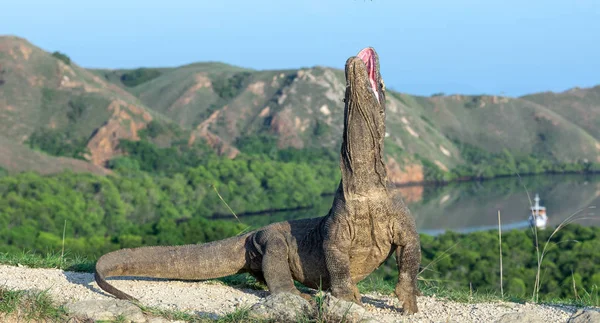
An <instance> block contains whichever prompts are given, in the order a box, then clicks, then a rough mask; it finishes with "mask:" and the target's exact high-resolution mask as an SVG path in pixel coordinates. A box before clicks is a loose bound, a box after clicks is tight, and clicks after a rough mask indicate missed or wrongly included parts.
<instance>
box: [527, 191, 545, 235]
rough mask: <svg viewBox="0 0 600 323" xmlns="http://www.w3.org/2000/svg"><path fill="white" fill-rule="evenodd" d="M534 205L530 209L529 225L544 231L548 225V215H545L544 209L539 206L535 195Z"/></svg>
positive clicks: (538, 200) (538, 198) (537, 196)
mask: <svg viewBox="0 0 600 323" xmlns="http://www.w3.org/2000/svg"><path fill="white" fill-rule="evenodd" d="M534 201H535V205H534V206H532V207H531V213H530V214H529V224H530V225H531V226H534V225H535V226H536V227H538V228H540V229H545V228H546V225H547V224H548V215H546V207H545V206H540V196H539V195H538V194H537V193H536V194H535V199H534Z"/></svg>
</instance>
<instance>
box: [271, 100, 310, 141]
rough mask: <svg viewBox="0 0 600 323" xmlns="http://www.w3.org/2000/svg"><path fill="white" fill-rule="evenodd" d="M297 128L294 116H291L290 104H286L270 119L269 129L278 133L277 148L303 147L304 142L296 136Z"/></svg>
mask: <svg viewBox="0 0 600 323" xmlns="http://www.w3.org/2000/svg"><path fill="white" fill-rule="evenodd" d="M297 129H298V128H296V122H295V118H293V117H292V108H291V107H290V106H286V107H285V108H284V109H283V110H282V111H281V112H279V113H278V114H276V115H275V116H274V117H273V119H272V120H271V131H272V132H273V133H275V134H278V135H279V139H278V140H277V146H278V147H279V148H283V147H294V148H297V149H302V148H304V142H302V140H301V139H300V138H299V137H298V131H297Z"/></svg>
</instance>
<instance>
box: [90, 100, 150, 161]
mask: <svg viewBox="0 0 600 323" xmlns="http://www.w3.org/2000/svg"><path fill="white" fill-rule="evenodd" d="M108 110H109V111H111V112H112V116H111V117H110V119H109V120H108V122H106V124H105V125H103V126H102V127H100V128H99V129H98V131H97V132H96V134H95V135H94V136H93V137H92V139H91V140H90V141H89V142H88V144H87V148H88V149H89V151H90V155H88V156H86V157H87V158H88V160H90V161H91V162H92V163H93V164H95V165H104V164H105V163H106V161H108V160H110V159H111V158H113V157H114V156H116V155H118V154H120V151H118V149H117V146H118V145H119V140H120V139H129V140H139V139H140V138H139V136H138V131H139V130H141V129H144V128H145V127H146V125H147V124H148V122H150V121H151V120H152V116H151V115H150V114H149V113H148V112H146V111H144V110H143V109H141V108H139V107H136V106H134V105H131V104H127V103H125V102H123V101H121V100H115V101H113V102H111V103H110V105H109V106H108ZM134 116H139V117H141V119H142V121H137V120H135V119H137V118H135V119H134Z"/></svg>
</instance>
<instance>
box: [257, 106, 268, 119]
mask: <svg viewBox="0 0 600 323" xmlns="http://www.w3.org/2000/svg"><path fill="white" fill-rule="evenodd" d="M270 111H271V108H269V107H266V108H264V109H262V110H261V111H260V113H259V114H258V116H259V117H261V118H264V117H266V116H268V115H269V112H270Z"/></svg>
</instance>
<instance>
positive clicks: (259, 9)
mask: <svg viewBox="0 0 600 323" xmlns="http://www.w3.org/2000/svg"><path fill="white" fill-rule="evenodd" d="M1 7H2V8H1V10H0V35H15V36H19V37H23V38H26V39H27V40H29V41H30V42H32V43H33V44H34V45H36V46H39V47H41V48H43V49H45V50H47V51H55V50H58V51H61V52H63V53H66V54H67V55H69V56H70V57H71V59H72V60H73V61H75V62H76V63H77V64H79V65H81V66H84V67H95V68H136V67H141V66H144V67H166V66H178V65H184V64H188V63H193V62H201V61H220V62H225V63H229V64H233V65H237V66H242V67H247V68H253V69H287V68H300V67H310V66H315V65H321V66H329V67H335V68H340V69H341V68H343V67H344V63H345V61H346V59H347V58H348V57H350V56H353V55H356V54H357V53H358V51H359V50H360V49H362V48H364V47H366V46H373V47H374V48H375V49H376V50H377V52H378V53H379V57H380V64H381V73H382V76H383V78H384V80H385V82H386V86H387V87H388V88H391V89H394V90H397V91H400V92H404V93H410V94H418V95H430V94H433V93H440V92H443V93H446V94H452V93H462V94H496V95H509V96H520V95H524V94H528V93H534V92H541V91H555V92H559V91H564V90H567V89H569V88H573V87H576V86H579V87H590V86H594V85H598V84H600V1H599V0H412V1H407V0H371V1H370V0H271V1H267V0H250V1H248V0H246V1H243V0H210V1H207V0H188V1H184V0H169V1H154V0H102V1H94V0H84V1H82V0H53V1H48V0H35V1H34V0H20V1H6V2H5V3H3V4H2V6H1Z"/></svg>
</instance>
